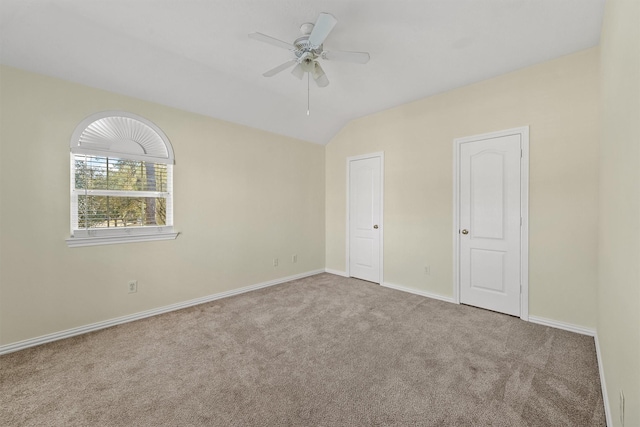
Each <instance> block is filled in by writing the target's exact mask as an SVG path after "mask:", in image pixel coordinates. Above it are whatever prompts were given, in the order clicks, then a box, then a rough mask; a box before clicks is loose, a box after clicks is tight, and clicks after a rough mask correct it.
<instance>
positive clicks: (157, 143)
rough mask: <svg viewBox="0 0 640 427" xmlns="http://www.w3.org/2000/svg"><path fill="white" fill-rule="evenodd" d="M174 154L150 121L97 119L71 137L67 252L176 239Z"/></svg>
mask: <svg viewBox="0 0 640 427" xmlns="http://www.w3.org/2000/svg"><path fill="white" fill-rule="evenodd" d="M173 163H174V157H173V148H172V147H171V143H170V142H169V139H168V138H167V137H166V135H165V134H164V132H162V130H161V129H160V128H158V127H157V126H156V125H155V124H153V123H151V122H150V121H148V120H147V119H145V118H143V117H140V116H137V115H135V114H131V113H127V112H122V111H107V112H102V113H97V114H94V115H92V116H90V117H87V118H86V119H85V120H83V121H82V122H81V123H80V124H79V125H78V126H77V127H76V129H75V131H74V133H73V136H72V137H71V238H70V239H67V243H68V244H69V246H87V245H100V244H111V243H123V242H139V241H146V240H165V239H175V238H176V236H177V233H174V231H173Z"/></svg>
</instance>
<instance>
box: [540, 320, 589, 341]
mask: <svg viewBox="0 0 640 427" xmlns="http://www.w3.org/2000/svg"><path fill="white" fill-rule="evenodd" d="M529 322H531V323H537V324H538V325H543V326H549V327H551V328H556V329H564V330H565V331H569V332H575V333H576V334H580V335H588V336H590V337H595V336H596V331H595V329H591V328H585V327H584V326H577V325H572V324H571V323H564V322H559V321H557V320H552V319H546V318H544V317H538V316H529Z"/></svg>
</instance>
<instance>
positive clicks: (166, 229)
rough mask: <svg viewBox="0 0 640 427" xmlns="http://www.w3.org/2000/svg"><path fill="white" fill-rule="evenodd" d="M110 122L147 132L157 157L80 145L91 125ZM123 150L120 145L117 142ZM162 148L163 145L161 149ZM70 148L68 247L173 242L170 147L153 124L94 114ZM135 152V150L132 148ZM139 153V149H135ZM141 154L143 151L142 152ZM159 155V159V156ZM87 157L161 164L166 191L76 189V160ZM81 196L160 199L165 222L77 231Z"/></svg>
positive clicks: (125, 115) (118, 114)
mask: <svg viewBox="0 0 640 427" xmlns="http://www.w3.org/2000/svg"><path fill="white" fill-rule="evenodd" d="M109 118H124V119H125V121H126V122H127V123H132V122H131V120H133V121H136V122H139V124H136V123H135V122H133V123H134V124H135V125H137V126H142V128H143V130H145V131H146V132H147V136H148V138H147V140H146V141H145V143H147V144H148V141H149V138H151V139H152V146H151V148H152V150H155V152H156V155H147V154H146V152H145V153H143V154H140V153H135V152H134V151H135V150H131V152H130V151H122V150H121V151H115V150H111V149H110V148H111V146H110V147H109V148H106V147H105V146H104V144H102V145H98V146H97V148H96V147H91V146H90V145H91V144H87V145H89V146H88V147H87V146H86V145H83V144H82V143H81V139H82V136H83V134H84V132H85V130H86V129H88V128H89V127H90V126H91V125H92V124H93V123H95V122H97V121H99V120H102V119H109ZM144 125H146V126H144ZM119 143H120V145H119V146H120V147H122V145H121V144H122V143H121V141H119ZM128 143H131V144H138V145H141V144H139V143H138V142H137V141H134V140H130V141H128V142H126V144H128ZM161 144H162V145H161ZM70 145H71V148H70V151H71V152H70V228H71V236H70V237H69V238H68V239H66V243H67V245H68V246H69V247H82V246H96V245H109V244H119V243H133V242H146V241H155V240H173V239H175V238H176V237H177V236H178V234H179V233H178V232H176V231H175V230H174V228H173V164H174V157H173V147H172V146H171V143H170V142H169V139H168V138H167V137H166V135H165V134H164V132H162V130H161V129H160V128H159V127H157V126H156V125H155V124H153V123H152V122H150V121H149V120H147V119H145V118H144V117H141V116H138V115H136V114H132V113H128V112H125V111H104V112H100V113H96V114H93V115H91V116H89V117H87V118H86V119H84V120H83V121H82V122H80V124H79V125H78V126H77V127H76V129H75V131H74V133H73V135H72V137H71V143H70ZM132 148H134V147H132ZM135 149H136V150H139V149H140V147H135ZM143 151H144V150H143ZM158 152H160V155H158ZM77 155H87V156H94V157H101V158H109V159H125V160H135V161H143V162H149V163H163V164H165V165H166V173H167V178H166V180H167V188H166V191H135V190H132V191H127V190H94V189H92V190H88V189H77V188H76V176H75V175H76V174H75V172H76V156H77ZM80 195H93V196H124V197H162V198H164V199H165V200H166V219H165V225H147V226H131V227H111V228H80V227H79V224H78V217H79V212H78V197H79V196H80Z"/></svg>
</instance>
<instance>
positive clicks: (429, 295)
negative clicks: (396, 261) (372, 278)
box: [382, 283, 455, 303]
mask: <svg viewBox="0 0 640 427" xmlns="http://www.w3.org/2000/svg"><path fill="white" fill-rule="evenodd" d="M382 286H384V287H385V288H391V289H395V290H397V291H402V292H408V293H410V294H415V295H420V296H423V297H427V298H432V299H437V300H440V301H445V302H450V303H455V301H454V300H453V297H445V296H442V295H438V294H432V293H431V292H425V291H420V290H418V289H412V288H406V287H404V286H400V285H394V284H393V283H382Z"/></svg>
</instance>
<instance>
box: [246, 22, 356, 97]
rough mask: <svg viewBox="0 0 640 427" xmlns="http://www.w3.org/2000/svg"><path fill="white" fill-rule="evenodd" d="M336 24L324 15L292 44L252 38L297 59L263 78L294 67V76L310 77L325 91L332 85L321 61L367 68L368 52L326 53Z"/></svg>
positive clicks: (302, 29)
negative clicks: (286, 52) (326, 43)
mask: <svg viewBox="0 0 640 427" xmlns="http://www.w3.org/2000/svg"><path fill="white" fill-rule="evenodd" d="M337 23H338V20H337V19H336V18H335V16H333V15H332V14H330V13H321V14H320V16H318V20H317V21H316V23H315V24H312V23H310V22H307V23H305V24H302V25H301V26H300V32H301V33H302V36H300V37H298V38H297V39H295V41H294V42H293V44H292V43H287V42H285V41H282V40H278V39H276V38H274V37H271V36H267V35H266V34H262V33H251V34H249V37H250V38H252V39H254V40H259V41H261V42H264V43H269V44H271V45H274V46H278V47H281V48H283V49H287V50H290V51H291V52H293V54H294V56H295V57H294V58H293V59H291V60H289V61H287V62H285V63H284V64H281V65H278V66H277V67H275V68H273V69H271V70H269V71H267V72H266V73H263V74H262V75H263V76H265V77H273V76H275V75H276V74H278V73H280V72H282V71H284V70H286V69H287V68H290V67H292V66H294V65H295V67H294V68H293V70H291V74H293V75H294V76H296V77H297V78H299V79H302V77H303V76H304V73H309V75H310V76H312V77H313V80H314V81H315V82H316V84H317V85H318V86H319V87H326V86H327V85H328V84H329V79H328V78H327V76H326V74H325V73H324V70H323V69H322V66H321V65H320V62H319V61H318V60H319V59H324V60H328V61H344V62H354V63H357V64H366V63H367V62H369V54H368V53H367V52H345V51H340V50H334V51H326V50H324V46H323V43H324V41H325V39H326V38H327V36H328V35H329V33H330V32H331V30H333V27H335V26H336V24H337Z"/></svg>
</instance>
